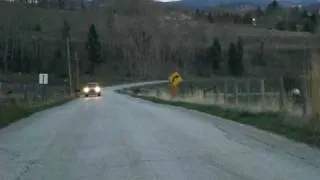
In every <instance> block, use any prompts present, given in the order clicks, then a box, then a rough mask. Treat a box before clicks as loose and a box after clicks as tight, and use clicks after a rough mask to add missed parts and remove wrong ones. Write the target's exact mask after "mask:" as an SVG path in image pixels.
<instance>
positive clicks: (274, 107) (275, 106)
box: [141, 90, 303, 117]
mask: <svg viewBox="0 0 320 180" xmlns="http://www.w3.org/2000/svg"><path fill="white" fill-rule="evenodd" d="M141 95H143V96H147V97H155V98H159V99H162V100H166V101H174V102H186V103H195V104H201V105H215V106H219V107H222V108H225V109H237V110H241V111H248V112H252V113H262V112H280V94H279V93H278V92H266V93H265V94H264V97H262V95H261V94H260V93H250V94H248V93H239V94H238V95H237V97H238V98H236V95H235V94H233V93H218V94H216V93H206V95H204V94H203V91H202V90H195V91H194V93H193V94H190V93H189V94H187V93H185V94H180V95H179V96H178V97H175V98H171V95H170V93H169V92H168V91H164V90H151V91H149V92H146V93H142V94H141ZM284 106H285V109H286V111H287V113H289V114H290V115H292V116H298V117H302V115H303V111H302V108H301V106H298V105H295V104H294V103H293V101H292V100H290V99H287V100H286V101H285V105H284Z"/></svg>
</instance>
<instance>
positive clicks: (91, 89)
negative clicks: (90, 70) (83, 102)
mask: <svg viewBox="0 0 320 180" xmlns="http://www.w3.org/2000/svg"><path fill="white" fill-rule="evenodd" d="M83 93H84V96H85V97H88V96H89V95H95V96H101V87H100V85H99V83H97V82H89V83H87V85H86V86H85V87H84V88H83Z"/></svg>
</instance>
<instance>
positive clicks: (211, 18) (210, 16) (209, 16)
mask: <svg viewBox="0 0 320 180" xmlns="http://www.w3.org/2000/svg"><path fill="white" fill-rule="evenodd" d="M208 21H209V22H210V23H213V22H214V19H213V15H212V13H211V12H209V13H208Z"/></svg>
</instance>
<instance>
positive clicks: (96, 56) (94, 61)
mask: <svg viewBox="0 0 320 180" xmlns="http://www.w3.org/2000/svg"><path fill="white" fill-rule="evenodd" d="M86 49H87V51H88V57H89V62H90V67H89V68H90V69H89V72H90V73H92V74H94V73H95V67H96V65H99V64H101V63H102V59H101V44H100V41H99V36H98V33H97V31H96V28H95V25H94V24H91V26H90V28H89V32H88V39H87V42H86Z"/></svg>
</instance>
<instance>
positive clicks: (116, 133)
mask: <svg viewBox="0 0 320 180" xmlns="http://www.w3.org/2000/svg"><path fill="white" fill-rule="evenodd" d="M113 89H114V88H110V89H109V88H108V89H106V90H105V91H104V95H103V97H101V98H87V99H78V100H74V101H72V102H70V103H67V104H65V105H63V106H60V107H56V108H53V109H49V110H45V111H43V112H40V113H37V114H35V115H33V116H31V117H29V118H26V119H23V120H21V121H19V122H17V123H15V124H12V125H10V126H8V127H6V128H4V129H2V130H0V179H1V180H154V179H159V180H285V179H288V180H304V179H308V180H319V179H320V151H319V150H317V149H313V148H310V147H308V146H306V145H303V144H300V143H295V142H292V141H289V140H286V139H284V138H281V137H279V136H276V135H273V134H269V133H266V132H263V131H259V130H257V129H254V128H251V127H248V126H244V125H240V124H237V123H234V122H232V121H228V120H224V119H221V118H217V117H213V116H209V115H206V114H203V113H198V112H195V111H189V110H185V109H183V108H179V107H171V106H166V105H160V104H153V103H151V102H146V101H143V100H139V99H135V98H132V97H128V96H125V95H120V94H116V93H114V92H113V91H112V90H113Z"/></svg>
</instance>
